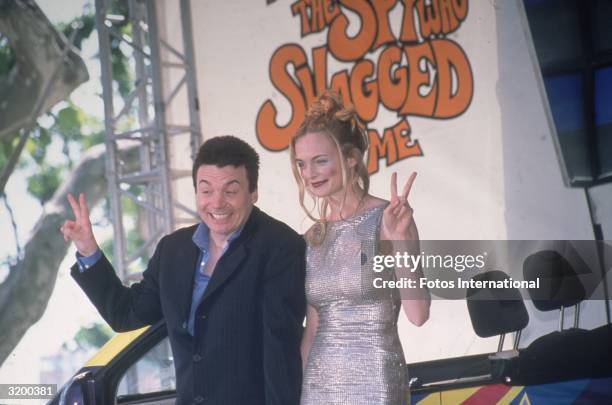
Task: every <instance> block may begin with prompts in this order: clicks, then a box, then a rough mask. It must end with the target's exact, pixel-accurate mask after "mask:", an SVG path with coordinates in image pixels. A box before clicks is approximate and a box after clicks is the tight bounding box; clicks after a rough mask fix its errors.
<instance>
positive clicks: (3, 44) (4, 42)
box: [0, 33, 16, 76]
mask: <svg viewBox="0 0 612 405" xmlns="http://www.w3.org/2000/svg"><path fill="white" fill-rule="evenodd" d="M15 61H16V59H15V52H14V51H13V48H11V45H10V44H9V41H8V38H7V37H5V36H4V35H2V33H0V76H4V75H6V74H8V73H9V72H10V71H11V69H12V68H13V66H15Z"/></svg>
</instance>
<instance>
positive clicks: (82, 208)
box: [60, 194, 162, 332]
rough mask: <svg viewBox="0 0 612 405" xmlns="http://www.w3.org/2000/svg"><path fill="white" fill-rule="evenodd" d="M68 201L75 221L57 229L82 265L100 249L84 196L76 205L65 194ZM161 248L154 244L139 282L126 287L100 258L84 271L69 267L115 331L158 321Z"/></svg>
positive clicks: (71, 197) (70, 197)
mask: <svg viewBox="0 0 612 405" xmlns="http://www.w3.org/2000/svg"><path fill="white" fill-rule="evenodd" d="M68 202H69V203H70V206H71V207H72V211H73V214H74V217H75V219H74V220H67V221H66V222H64V225H62V227H61V229H60V230H61V232H62V234H63V236H64V239H65V240H66V241H68V240H71V241H72V242H73V243H74V244H75V246H76V248H77V251H78V254H80V255H81V256H83V257H82V258H81V260H78V262H83V258H93V257H96V255H97V252H99V251H100V248H99V247H98V243H97V242H96V239H95V237H94V234H93V231H92V228H91V221H90V219H89V208H88V206H87V202H86V201H85V196H84V195H83V194H81V195H79V201H78V202H77V201H76V200H75V199H74V197H73V196H72V195H70V194H69V195H68ZM161 246H162V242H160V243H159V244H158V246H157V249H156V250H155V254H154V255H153V258H152V259H151V260H150V262H149V266H148V268H147V270H146V271H145V272H144V274H143V280H142V281H141V282H139V283H136V284H133V285H132V286H131V287H130V288H128V287H125V286H124V285H123V284H122V283H121V280H119V278H118V277H117V275H116V274H115V271H114V269H113V267H112V266H111V264H110V263H109V262H108V260H107V259H106V257H104V255H102V256H101V257H100V258H99V259H98V260H95V261H93V264H91V263H90V264H91V266H89V267H87V268H84V267H85V266H83V265H82V263H81V264H79V263H76V264H75V265H74V266H73V267H72V271H71V275H72V277H74V279H75V280H76V281H77V283H78V284H79V285H80V286H81V288H82V289H83V290H84V291H85V294H87V296H88V297H89V299H90V300H91V302H92V303H93V304H94V305H95V306H96V308H97V309H98V311H99V312H100V314H101V315H102V317H103V318H104V319H105V320H106V322H108V324H109V325H110V326H111V327H112V328H113V329H114V330H115V331H118V332H122V331H126V330H132V329H137V328H139V327H141V326H144V325H148V324H151V323H155V322H157V321H158V320H159V319H161V317H162V311H161V304H160V300H159V284H158V274H159V262H160V255H161V253H160V252H161V250H162V248H161ZM85 261H87V260H85Z"/></svg>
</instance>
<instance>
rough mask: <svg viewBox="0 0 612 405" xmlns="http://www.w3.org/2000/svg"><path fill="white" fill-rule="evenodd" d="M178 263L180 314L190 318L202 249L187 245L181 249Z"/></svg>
mask: <svg viewBox="0 0 612 405" xmlns="http://www.w3.org/2000/svg"><path fill="white" fill-rule="evenodd" d="M179 249H180V253H179V254H178V255H177V257H178V261H177V263H176V267H175V269H176V292H177V293H176V295H175V299H176V302H177V304H178V311H179V314H182V315H183V316H184V317H185V319H187V318H188V317H189V310H190V309H191V297H192V295H193V282H194V280H193V278H194V275H195V274H194V272H195V269H196V268H197V265H198V258H199V257H200V249H199V248H198V247H197V246H196V245H195V244H194V243H185V244H184V245H183V246H181V247H180V248H179Z"/></svg>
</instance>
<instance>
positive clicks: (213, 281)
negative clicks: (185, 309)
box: [200, 243, 247, 302]
mask: <svg viewBox="0 0 612 405" xmlns="http://www.w3.org/2000/svg"><path fill="white" fill-rule="evenodd" d="M246 257H247V251H246V247H245V245H244V244H243V243H241V244H239V245H237V246H235V248H233V249H229V250H228V251H227V252H225V254H224V255H223V256H222V257H221V259H219V261H218V262H217V265H216V266H215V271H214V273H213V275H212V277H211V278H210V281H209V282H208V286H207V287H206V291H205V292H204V296H203V297H202V301H200V302H203V301H204V300H206V298H208V297H209V296H210V295H212V294H213V293H214V292H215V290H217V289H219V288H221V287H222V286H223V284H225V283H226V282H227V280H228V279H229V278H230V276H231V275H232V274H233V273H234V272H235V271H236V270H238V268H239V267H240V264H241V263H242V262H243V261H244V259H245V258H246Z"/></svg>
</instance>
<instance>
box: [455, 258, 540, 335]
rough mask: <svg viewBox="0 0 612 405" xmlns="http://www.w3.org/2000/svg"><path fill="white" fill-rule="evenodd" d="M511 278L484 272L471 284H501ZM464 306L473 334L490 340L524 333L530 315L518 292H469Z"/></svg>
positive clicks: (505, 289) (492, 289)
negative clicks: (493, 282)
mask: <svg viewBox="0 0 612 405" xmlns="http://www.w3.org/2000/svg"><path fill="white" fill-rule="evenodd" d="M507 278H510V277H509V276H508V275H507V274H506V273H504V272H503V271H499V270H493V271H487V272H484V273H481V274H477V275H476V276H474V277H472V279H473V280H476V281H478V280H490V281H503V280H505V279H507ZM466 294H467V297H466V298H467V306H468V311H469V313H470V320H471V321H472V327H473V328H474V332H476V334H477V335H478V336H480V337H491V336H496V335H501V334H502V333H508V332H514V331H517V330H520V329H523V328H524V327H525V326H527V323H529V315H528V314H527V309H526V308H525V303H524V302H523V298H522V297H521V293H520V292H519V290H518V289H517V288H468V290H467V293H466Z"/></svg>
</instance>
